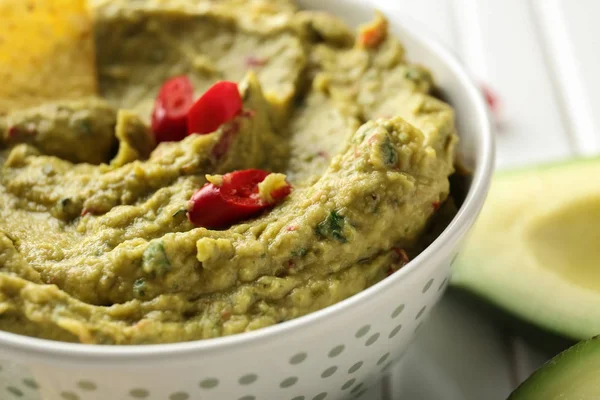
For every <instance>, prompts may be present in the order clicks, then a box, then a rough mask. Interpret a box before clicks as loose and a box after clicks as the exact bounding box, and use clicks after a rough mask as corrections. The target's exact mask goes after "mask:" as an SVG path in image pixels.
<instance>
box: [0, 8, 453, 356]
mask: <svg viewBox="0 0 600 400" xmlns="http://www.w3.org/2000/svg"><path fill="white" fill-rule="evenodd" d="M197 3H198V4H199V5H193V3H192V2H183V3H182V2H180V1H178V0H169V1H147V2H130V1H125V0H122V1H120V0H113V1H110V2H104V1H96V2H95V4H97V8H96V9H95V12H96V28H95V29H96V32H95V34H96V40H97V45H98V59H97V64H98V69H99V87H100V90H101V95H102V98H103V99H102V100H99V99H95V100H90V101H93V102H95V103H94V104H96V102H97V103H98V104H101V105H102V110H103V111H104V110H105V109H106V110H107V111H106V112H105V113H103V114H102V115H100V116H98V115H96V111H95V110H96V108H98V107H96V108H94V107H92V106H89V105H85V104H83V103H81V104H76V105H73V104H72V103H64V104H63V102H61V101H57V102H56V103H53V105H51V106H48V107H50V108H43V109H42V108H35V109H29V110H21V111H18V112H15V113H11V114H9V115H8V116H6V118H5V119H3V120H2V121H0V133H1V135H0V137H1V138H2V140H1V141H0V164H2V173H1V174H0V329H2V330H5V331H10V332H16V333H20V334H25V335H30V336H37V337H42V338H49V339H55V340H64V341H76V342H83V343H101V344H145V343H164V342H176V341H186V340H196V339H204V338H211V337H217V336H223V335H230V334H235V333H240V332H245V331H250V330H254V329H258V328H261V327H265V326H269V325H273V324H276V323H279V322H282V321H286V320H289V319H292V318H296V317H298V316H301V315H304V314H307V313H309V312H312V311H316V310H319V309H322V308H324V307H327V306H328V305H331V304H334V303H336V302H338V301H341V300H343V299H345V298H347V297H349V296H352V295H353V294H355V293H357V292H359V291H361V290H363V289H365V288H366V287H368V286H370V285H372V284H373V283H375V282H377V281H379V280H381V279H383V278H384V277H385V276H387V273H388V271H389V269H390V267H393V269H397V267H399V264H400V260H398V256H397V255H396V252H394V251H393V250H392V248H394V247H400V248H406V249H407V251H410V250H411V249H420V246H421V245H422V243H423V240H422V238H423V236H422V235H423V233H424V231H425V229H426V228H427V226H428V224H429V222H430V221H431V219H432V217H433V216H434V213H435V209H436V208H435V207H434V206H433V204H434V203H439V202H444V201H445V200H446V198H447V197H448V194H449V189H450V188H449V181H448V176H449V175H450V174H451V173H452V172H453V160H454V147H455V143H456V141H457V136H456V132H455V127H454V116H453V111H452V109H451V108H450V106H448V105H447V104H446V103H443V102H442V101H439V100H437V99H435V98H433V97H431V96H430V95H429V94H428V92H429V90H430V89H431V88H432V80H431V76H430V75H429V73H427V72H426V70H425V69H423V68H422V67H416V66H412V65H410V64H408V62H407V61H406V60H405V59H404V53H403V49H402V46H401V45H400V43H399V42H398V41H397V40H396V39H394V38H391V37H390V38H388V39H387V40H386V41H385V42H383V43H382V44H381V45H380V47H379V48H377V49H362V48H359V47H353V45H352V44H353V41H354V38H353V37H352V35H351V34H350V33H348V32H349V30H348V29H347V28H346V27H345V26H344V25H343V23H341V22H339V21H338V20H337V19H336V18H335V17H332V16H328V15H325V14H315V13H311V12H307V11H303V12H294V11H293V7H292V3H290V2H285V1H280V2H277V6H275V5H273V7H275V11H276V12H275V14H273V13H271V12H268V11H264V8H260V7H259V8H258V9H259V10H263V11H260V12H259V11H255V10H254V9H252V3H253V2H249V3H248V5H245V4H246V3H244V2H237V1H234V0H231V1H224V2H220V3H218V4H213V3H212V2H210V3H209V2H204V1H199V2H197ZM284 3H285V4H289V5H290V7H289V8H285V10H284V11H281V9H280V7H282V5H283V4H284ZM274 4H275V3H274ZM200 5H202V6H200ZM244 7H248V8H244ZM267 8H268V7H267ZM328 22H331V23H328ZM348 39H349V40H348ZM250 56H252V57H253V58H254V59H255V60H256V59H258V60H264V63H265V64H264V65H262V62H263V61H261V62H258V64H261V65H257V63H256V62H254V63H251V65H249V64H248V63H247V58H248V57H250ZM409 70H411V71H413V72H414V71H415V70H419V71H421V73H420V74H416V75H415V74H414V73H411V74H409V73H408V71H409ZM180 74H186V75H188V76H190V78H191V80H192V81H193V83H194V85H195V88H196V90H197V91H198V93H197V94H200V93H201V92H202V91H204V90H205V89H206V88H207V87H209V86H210V85H212V84H213V83H214V82H216V81H217V80H220V79H227V80H234V81H239V88H240V93H241V95H242V97H243V102H244V110H245V111H248V112H245V113H242V115H240V116H238V117H236V118H235V119H234V120H233V121H230V122H228V123H226V124H224V125H223V126H222V127H221V128H219V129H218V130H217V131H216V132H213V133H210V134H207V135H190V136H188V137H186V138H185V139H184V140H182V141H180V142H169V143H160V144H159V145H158V146H156V148H154V146H155V144H154V143H153V141H152V139H151V137H150V136H149V128H148V126H147V122H148V120H149V115H150V111H151V108H152V104H153V102H154V99H155V96H156V93H157V92H158V89H159V87H160V86H161V84H162V83H163V82H164V81H165V80H166V79H168V78H170V77H172V76H174V75H180ZM384 81H389V83H390V87H391V88H392V89H390V90H389V91H388V90H386V89H385V87H384V86H383V83H384ZM44 107H46V106H44ZM75 108H76V110H75ZM65 109H67V110H71V109H74V110H73V111H74V112H73V113H72V114H76V115H77V117H78V118H85V119H86V120H89V121H91V122H92V124H93V126H102V127H108V128H106V129H105V128H103V130H102V131H101V132H102V133H97V134H94V135H92V137H97V140H98V141H99V143H105V141H106V142H107V143H109V144H108V145H106V147H107V148H110V149H111V151H108V150H107V151H103V152H94V143H93V141H92V142H91V143H89V144H87V142H85V143H84V144H82V146H79V145H76V144H77V143H78V142H77V140H76V138H77V137H76V136H70V135H71V131H67V132H66V139H64V141H63V143H64V146H60V147H59V148H58V150H57V148H54V147H52V146H50V145H49V144H48V143H46V142H47V141H49V142H51V141H54V140H56V138H57V137H61V135H62V132H63V128H64V126H67V127H70V126H71V125H73V126H77V125H76V124H71V123H70V122H69V121H71V120H72V118H70V117H69V118H63V119H61V118H62V117H61V115H62V114H60V115H59V112H64V110H65ZM48 110H49V111H48ZM69 115H71V114H69ZM380 117H381V118H380ZM29 119H33V120H35V121H37V122H39V123H37V125H36V126H35V129H34V130H35V131H36V132H37V135H34V137H33V138H31V137H28V136H26V135H16V136H15V135H12V134H10V132H11V130H10V127H12V126H15V125H19V126H20V125H22V124H27V123H28V121H29ZM63 120H64V121H66V122H64V123H63V125H61V128H60V129H58V128H56V129H55V127H57V125H56V123H55V122H56V121H63ZM107 129H108V130H109V131H111V132H113V133H114V135H113V136H111V135H106V134H105V133H104V131H105V130H107ZM80 133H82V132H74V133H73V135H77V134H80ZM83 133H85V132H83ZM106 137H108V139H106ZM72 138H75V139H72ZM59 140H63V139H59ZM224 143H225V144H226V146H224ZM224 147H226V150H223V148H224ZM102 148H103V149H104V147H102ZM65 149H68V151H66V150H65ZM65 151H66V152H65ZM246 168H262V169H266V170H269V171H274V172H285V173H287V174H288V175H289V179H290V181H291V182H292V183H293V184H294V191H293V193H292V194H291V195H290V196H289V197H288V198H287V199H286V200H285V201H284V202H283V203H281V204H279V205H277V206H276V207H274V208H273V209H271V210H269V211H268V212H266V213H264V214H263V215H261V216H258V217H257V218H253V219H249V220H248V221H241V222H240V223H239V224H236V225H234V226H232V227H231V228H229V229H227V230H223V231H215V230H208V229H205V228H197V227H194V226H193V225H192V224H191V223H190V222H189V221H188V219H187V218H186V214H185V209H186V205H187V201H188V200H189V199H190V197H191V196H192V194H193V193H194V192H195V191H196V190H197V189H198V188H199V187H201V186H202V185H203V184H204V183H205V182H206V179H205V175H206V174H222V173H226V172H229V171H233V170H238V169H246ZM380 232H386V234H385V235H383V236H382V235H381V234H380Z"/></svg>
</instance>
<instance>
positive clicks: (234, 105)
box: [187, 81, 243, 135]
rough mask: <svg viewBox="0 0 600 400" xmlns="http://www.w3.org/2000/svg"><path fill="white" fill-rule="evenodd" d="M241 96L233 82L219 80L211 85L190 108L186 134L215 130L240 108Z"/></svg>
mask: <svg viewBox="0 0 600 400" xmlns="http://www.w3.org/2000/svg"><path fill="white" fill-rule="evenodd" d="M242 106H243V104H242V96H240V91H239V90H238V86H237V84H236V83H235V82H229V81H219V82H217V83H215V84H214V85H212V86H211V87H210V89H208V90H207V91H206V92H205V93H204V94H203V95H202V96H201V97H200V98H199V99H198V100H196V102H195V103H194V105H193V106H192V107H191V108H190V110H189V112H188V117H187V128H188V134H189V135H191V134H193V133H199V134H206V133H211V132H214V131H216V130H217V129H218V128H219V126H221V125H223V124H224V123H225V122H228V121H231V120H232V119H233V117H235V116H236V115H237V114H238V113H239V112H240V111H241V110H242Z"/></svg>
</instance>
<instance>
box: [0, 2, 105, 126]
mask: <svg viewBox="0 0 600 400" xmlns="http://www.w3.org/2000/svg"><path fill="white" fill-rule="evenodd" d="M0 15H1V16H2V30H0V82H2V84H0V115H1V114H2V113H6V112H7V111H10V110H12V109H16V108H22V107H29V106H35V105H37V104H40V103H43V102H45V101H48V100H54V99H72V98H78V97H82V96H89V95H93V94H95V93H96V71H95V59H94V42H93V34H92V30H93V27H92V22H91V16H90V14H89V12H88V9H87V2H86V0H0Z"/></svg>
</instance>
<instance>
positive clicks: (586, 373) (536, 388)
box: [508, 338, 600, 400]
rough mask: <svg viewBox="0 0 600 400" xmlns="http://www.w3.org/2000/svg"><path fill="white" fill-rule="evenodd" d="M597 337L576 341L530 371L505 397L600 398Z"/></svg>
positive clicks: (538, 399) (544, 399)
mask: <svg viewBox="0 0 600 400" xmlns="http://www.w3.org/2000/svg"><path fill="white" fill-rule="evenodd" d="M599 374H600V339H598V338H594V339H590V340H588V341H584V342H581V343H578V344H576V345H575V346H573V347H571V348H569V349H567V350H565V351H564V352H562V353H561V354H559V355H558V356H556V357H555V358H553V359H552V360H550V361H548V362H547V363H546V364H544V365H543V366H542V367H540V369H538V370H537V371H536V372H534V373H533V375H532V376H531V377H529V378H528V379H527V380H526V381H525V382H523V383H522V384H521V385H520V386H519V387H518V388H517V390H515V391H514V392H513V393H512V394H511V395H510V397H509V398H508V400H596V399H599V398H600V380H598V375H599Z"/></svg>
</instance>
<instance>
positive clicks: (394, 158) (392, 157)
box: [381, 139, 398, 167]
mask: <svg viewBox="0 0 600 400" xmlns="http://www.w3.org/2000/svg"><path fill="white" fill-rule="evenodd" d="M381 153H382V154H383V162H384V164H385V165H387V166H388V167H394V166H396V164H397V163H398V153H397V152H396V149H395V148H394V146H393V145H392V143H391V142H390V140H389V139H386V140H384V141H383V142H382V143H381Z"/></svg>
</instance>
